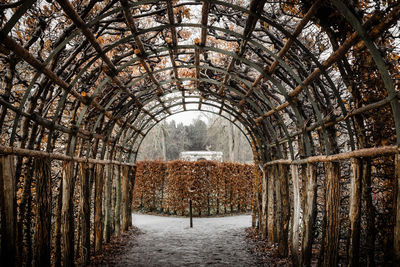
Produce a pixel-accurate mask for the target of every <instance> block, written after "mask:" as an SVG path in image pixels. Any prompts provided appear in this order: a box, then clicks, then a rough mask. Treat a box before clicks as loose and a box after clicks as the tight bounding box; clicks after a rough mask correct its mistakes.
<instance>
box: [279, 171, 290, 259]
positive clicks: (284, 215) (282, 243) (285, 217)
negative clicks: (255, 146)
mask: <svg viewBox="0 0 400 267" xmlns="http://www.w3.org/2000/svg"><path fill="white" fill-rule="evenodd" d="M288 179H289V177H288V168H287V166H286V165H283V164H279V180H280V191H281V192H280V195H281V203H282V205H281V209H282V212H281V225H280V227H281V234H280V235H279V247H278V252H279V256H281V257H287V255H288V232H289V220H290V204H289V182H288Z"/></svg>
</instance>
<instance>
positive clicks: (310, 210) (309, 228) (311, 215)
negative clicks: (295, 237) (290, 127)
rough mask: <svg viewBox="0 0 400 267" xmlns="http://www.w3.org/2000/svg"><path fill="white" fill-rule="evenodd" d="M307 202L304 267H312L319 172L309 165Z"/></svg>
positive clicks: (303, 245)
mask: <svg viewBox="0 0 400 267" xmlns="http://www.w3.org/2000/svg"><path fill="white" fill-rule="evenodd" d="M305 183H306V184H305V188H306V189H305V194H306V202H305V205H304V207H305V209H304V213H303V218H304V225H303V242H302V259H301V262H302V264H301V265H302V266H310V265H311V256H312V242H313V236H314V223H315V218H316V215H317V212H316V211H317V209H316V206H317V201H316V199H317V198H316V194H317V170H316V167H315V165H314V164H312V163H308V164H307V170H306V177H305Z"/></svg>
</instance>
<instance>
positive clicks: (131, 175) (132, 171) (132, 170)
mask: <svg viewBox="0 0 400 267" xmlns="http://www.w3.org/2000/svg"><path fill="white" fill-rule="evenodd" d="M135 179H136V166H134V167H131V168H129V192H128V201H129V202H128V213H129V216H128V224H129V226H131V225H132V203H133V188H134V187H135Z"/></svg>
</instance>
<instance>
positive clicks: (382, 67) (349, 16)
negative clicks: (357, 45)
mask: <svg viewBox="0 0 400 267" xmlns="http://www.w3.org/2000/svg"><path fill="white" fill-rule="evenodd" d="M332 3H333V4H334V5H335V7H336V8H337V9H338V10H339V11H340V13H341V14H342V16H343V17H344V18H345V19H346V20H347V22H348V23H349V24H350V25H351V26H352V27H353V29H354V30H355V31H356V32H357V33H358V34H359V36H360V38H361V39H362V40H363V41H364V44H365V46H366V47H367V49H368V51H369V53H370V54H371V56H372V59H373V60H374V62H375V64H376V67H377V68H378V71H379V73H380V75H381V78H382V80H383V83H384V85H385V89H386V92H387V93H388V96H389V98H390V105H391V107H392V112H393V119H394V123H395V131H396V137H397V146H399V147H400V104H399V102H398V100H397V95H396V90H395V89H394V85H393V80H392V78H391V77H390V74H389V71H388V69H387V64H386V63H385V61H384V59H383V58H382V56H381V55H380V52H379V51H378V49H377V47H376V45H375V43H374V42H372V41H371V39H370V38H369V36H368V34H367V33H366V31H365V29H364V27H363V26H362V25H361V23H360V21H359V20H358V19H357V18H356V16H354V14H353V13H352V12H351V11H350V9H349V8H348V7H347V6H346V5H344V4H343V3H341V2H340V1H338V0H332Z"/></svg>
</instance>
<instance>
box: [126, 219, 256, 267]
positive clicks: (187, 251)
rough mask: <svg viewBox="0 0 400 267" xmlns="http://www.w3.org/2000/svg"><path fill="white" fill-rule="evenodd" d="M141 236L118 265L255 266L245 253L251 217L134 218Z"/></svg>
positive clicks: (253, 261)
mask: <svg viewBox="0 0 400 267" xmlns="http://www.w3.org/2000/svg"><path fill="white" fill-rule="evenodd" d="M133 224H134V225H135V226H137V227H138V228H139V229H140V230H141V231H142V232H143V233H142V234H139V235H138V236H137V237H136V238H135V239H134V240H132V241H131V242H130V243H129V245H128V248H127V249H126V251H125V253H124V254H123V255H122V256H120V257H118V266H209V265H213V266H257V264H256V261H255V259H254V257H253V256H252V255H251V254H250V253H249V252H248V251H247V250H246V242H245V240H244V237H245V232H244V229H245V228H246V227H249V226H250V225H251V217H250V216H247V215H244V216H231V217H222V218H194V220H193V225H194V227H193V228H189V219H187V218H173V217H161V216H152V215H139V214H135V215H133Z"/></svg>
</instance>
